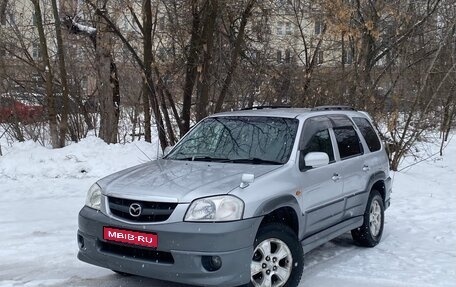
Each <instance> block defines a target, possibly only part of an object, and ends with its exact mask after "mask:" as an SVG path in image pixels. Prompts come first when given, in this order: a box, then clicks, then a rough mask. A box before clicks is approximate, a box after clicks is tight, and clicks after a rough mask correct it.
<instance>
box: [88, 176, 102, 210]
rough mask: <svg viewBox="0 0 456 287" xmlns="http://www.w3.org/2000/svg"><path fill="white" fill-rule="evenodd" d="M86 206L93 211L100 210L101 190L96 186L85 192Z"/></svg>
mask: <svg viewBox="0 0 456 287" xmlns="http://www.w3.org/2000/svg"><path fill="white" fill-rule="evenodd" d="M86 205H87V206H88V207H91V208H93V209H97V210H100V206H101V188H100V186H98V184H96V183H95V184H94V185H92V186H91V187H90V188H89V191H88V192H87V198H86Z"/></svg>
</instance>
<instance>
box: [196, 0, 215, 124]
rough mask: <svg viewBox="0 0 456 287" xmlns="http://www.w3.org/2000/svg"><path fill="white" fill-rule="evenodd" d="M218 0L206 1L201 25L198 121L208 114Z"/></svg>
mask: <svg viewBox="0 0 456 287" xmlns="http://www.w3.org/2000/svg"><path fill="white" fill-rule="evenodd" d="M217 1H218V0H207V2H206V5H207V7H206V9H205V10H206V17H205V21H204V26H203V33H202V34H203V35H202V39H201V42H202V43H203V51H202V52H203V63H202V65H201V71H200V73H199V75H198V83H197V97H198V101H197V105H196V120H197V121H200V120H202V119H203V118H205V117H206V116H207V115H208V107H209V90H210V86H211V72H212V53H213V50H214V30H215V20H216V18H217V12H218V11H217V10H218V5H217Z"/></svg>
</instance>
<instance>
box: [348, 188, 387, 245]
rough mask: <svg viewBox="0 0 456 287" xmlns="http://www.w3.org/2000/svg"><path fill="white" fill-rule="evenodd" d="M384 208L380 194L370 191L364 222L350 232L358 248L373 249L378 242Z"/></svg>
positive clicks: (383, 219)
mask: <svg viewBox="0 0 456 287" xmlns="http://www.w3.org/2000/svg"><path fill="white" fill-rule="evenodd" d="M384 215H385V208H384V205H383V199H382V197H381V196H380V193H379V192H378V191H376V190H372V192H371V194H370V195H369V200H368V201H367V207H366V212H365V213H364V222H363V225H361V227H359V228H356V229H353V230H352V231H351V234H352V237H353V240H354V241H355V242H356V243H357V244H358V245H360V246H365V247H374V246H375V245H377V244H378V243H379V242H380V239H381V238H382V234H383V225H384V221H385V216H384Z"/></svg>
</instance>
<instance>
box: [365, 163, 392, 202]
mask: <svg viewBox="0 0 456 287" xmlns="http://www.w3.org/2000/svg"><path fill="white" fill-rule="evenodd" d="M386 178H387V176H386V174H385V173H384V172H383V171H380V172H377V173H375V174H373V175H372V176H371V177H370V179H369V182H368V184H367V187H366V191H368V192H369V193H371V192H372V190H377V191H378V192H379V193H380V196H381V197H382V199H383V204H385V203H386V186H385V180H386Z"/></svg>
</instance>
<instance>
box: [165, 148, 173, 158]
mask: <svg viewBox="0 0 456 287" xmlns="http://www.w3.org/2000/svg"><path fill="white" fill-rule="evenodd" d="M173 147H174V146H167V147H165V150H164V151H163V156H167V155H168V154H169V152H170V151H171V150H172V149H173Z"/></svg>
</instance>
